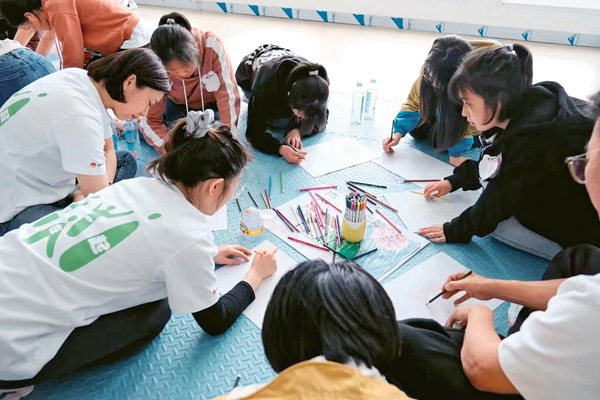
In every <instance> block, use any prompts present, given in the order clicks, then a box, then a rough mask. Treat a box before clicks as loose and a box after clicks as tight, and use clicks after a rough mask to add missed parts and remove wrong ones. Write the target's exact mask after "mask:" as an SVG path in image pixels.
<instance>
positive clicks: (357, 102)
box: [350, 83, 365, 125]
mask: <svg viewBox="0 0 600 400" xmlns="http://www.w3.org/2000/svg"><path fill="white" fill-rule="evenodd" d="M362 86H363V84H362V83H357V84H356V92H354V94H353V95H352V116H351V117H350V123H352V124H354V125H360V123H361V121H362V116H363V102H364V99H365V93H364V91H363V89H362Z"/></svg>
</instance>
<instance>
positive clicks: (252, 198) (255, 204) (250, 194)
mask: <svg viewBox="0 0 600 400" xmlns="http://www.w3.org/2000/svg"><path fill="white" fill-rule="evenodd" d="M248 196H250V200H252V202H253V203H254V206H255V207H256V208H258V204H257V203H256V200H254V197H252V193H250V191H249V190H248Z"/></svg>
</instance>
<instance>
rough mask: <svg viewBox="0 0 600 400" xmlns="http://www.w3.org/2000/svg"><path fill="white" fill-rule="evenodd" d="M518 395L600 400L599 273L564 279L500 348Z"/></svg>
mask: <svg viewBox="0 0 600 400" xmlns="http://www.w3.org/2000/svg"><path fill="white" fill-rule="evenodd" d="M498 357H499V358H500V365H501V367H502V370H503V371H504V373H505V374H506V376H507V377H508V379H509V380H510V381H511V382H512V384H513V385H514V386H515V387H516V388H517V390H518V391H519V393H521V395H522V396H523V397H524V398H526V399H528V400H530V399H540V400H542V399H543V400H558V399H565V400H575V399H597V398H600V379H599V378H600V375H599V374H600V274H598V275H595V276H577V277H574V278H570V279H567V280H566V281H565V282H563V283H562V284H561V285H560V287H559V288H558V292H557V294H556V296H555V297H553V298H552V299H551V300H550V302H549V303H548V309H547V310H546V311H545V312H543V311H536V312H534V313H532V314H531V315H530V316H529V318H527V319H526V320H525V322H524V323H523V326H522V327H521V329H520V331H519V332H517V333H515V334H513V335H511V336H509V337H507V338H506V339H504V340H503V341H502V343H501V345H500V348H499V350H498Z"/></svg>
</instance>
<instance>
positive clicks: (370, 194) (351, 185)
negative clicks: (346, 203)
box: [346, 182, 377, 199]
mask: <svg viewBox="0 0 600 400" xmlns="http://www.w3.org/2000/svg"><path fill="white" fill-rule="evenodd" d="M346 184H347V185H348V186H350V187H353V188H354V189H356V190H358V191H359V192H361V193H364V194H368V195H369V196H371V197H373V198H375V199H376V198H377V196H375V195H374V194H372V193H369V192H367V191H366V190H365V189H363V188H359V187H358V186H356V185H354V184H352V183H350V182H346Z"/></svg>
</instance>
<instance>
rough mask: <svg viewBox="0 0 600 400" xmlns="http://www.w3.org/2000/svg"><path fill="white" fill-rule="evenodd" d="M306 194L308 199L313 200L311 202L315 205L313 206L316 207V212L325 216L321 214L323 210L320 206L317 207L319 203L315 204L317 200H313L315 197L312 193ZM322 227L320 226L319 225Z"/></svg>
mask: <svg viewBox="0 0 600 400" xmlns="http://www.w3.org/2000/svg"><path fill="white" fill-rule="evenodd" d="M308 194H309V195H310V198H311V199H313V202H314V204H315V206H316V207H317V211H319V212H320V213H321V214H325V213H324V212H323V209H322V208H321V206H320V205H319V203H318V202H317V199H315V196H314V195H313V194H312V192H308ZM321 225H322V224H321Z"/></svg>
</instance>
